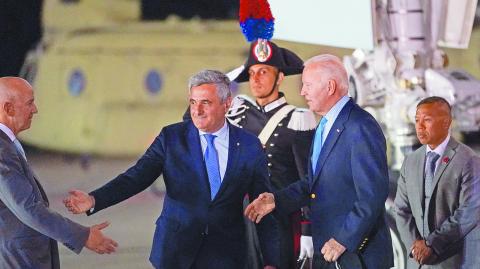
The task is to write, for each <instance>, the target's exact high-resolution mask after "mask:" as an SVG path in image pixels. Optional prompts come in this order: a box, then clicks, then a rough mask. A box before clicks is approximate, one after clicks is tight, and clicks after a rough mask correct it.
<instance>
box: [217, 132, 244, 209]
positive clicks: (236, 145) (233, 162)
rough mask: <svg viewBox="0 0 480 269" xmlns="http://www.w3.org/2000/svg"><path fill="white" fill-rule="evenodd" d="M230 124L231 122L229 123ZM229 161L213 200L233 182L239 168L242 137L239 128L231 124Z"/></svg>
mask: <svg viewBox="0 0 480 269" xmlns="http://www.w3.org/2000/svg"><path fill="white" fill-rule="evenodd" d="M228 124H229V123H228ZM228 130H229V131H228V135H229V138H228V161H227V168H226V170H225V175H224V176H223V180H222V184H221V185H220V189H219V190H218V193H217V195H216V196H215V199H213V201H215V200H217V199H218V197H220V195H222V194H223V193H224V192H225V190H226V188H227V187H228V185H229V184H230V183H231V181H232V179H233V178H234V176H235V171H236V170H237V164H238V159H239V154H240V142H239V141H240V139H239V134H238V129H236V128H234V127H233V126H232V125H231V124H229V126H228Z"/></svg>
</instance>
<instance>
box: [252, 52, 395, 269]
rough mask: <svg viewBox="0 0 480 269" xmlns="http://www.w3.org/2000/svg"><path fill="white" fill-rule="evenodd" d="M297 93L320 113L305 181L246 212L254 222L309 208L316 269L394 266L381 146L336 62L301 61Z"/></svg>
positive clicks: (324, 59) (325, 58)
mask: <svg viewBox="0 0 480 269" xmlns="http://www.w3.org/2000/svg"><path fill="white" fill-rule="evenodd" d="M302 82H303V86H302V90H301V95H302V96H304V97H305V100H306V101H307V104H308V106H309V108H310V110H312V111H313V112H315V113H317V114H318V115H320V116H322V120H321V121H320V123H319V125H318V127H317V128H316V131H315V138H314V139H313V146H312V150H311V154H310V161H309V166H308V180H302V181H298V182H296V183H293V184H291V185H290V186H288V187H287V188H285V189H283V190H280V191H278V192H275V193H274V194H272V193H265V194H262V195H260V197H259V198H257V199H256V200H255V201H254V202H253V203H252V204H250V205H249V206H248V207H247V209H246V210H245V212H246V215H247V216H248V217H249V218H250V219H252V220H255V221H259V220H260V219H261V218H262V217H263V216H264V215H265V214H267V213H268V212H270V211H271V210H273V209H274V208H275V207H276V208H277V210H278V211H279V212H280V213H289V212H292V211H294V210H298V208H300V207H302V206H307V205H308V206H310V210H311V215H310V217H311V222H312V235H313V245H314V249H315V250H314V268H322V269H326V268H339V267H341V268H363V269H365V268H366V269H387V268H390V267H392V266H393V251H392V245H391V239H390V233H389V231H388V227H387V225H386V223H385V206H384V203H385V200H386V199H387V195H388V167H387V158H386V145H385V144H386V143H385V137H384V136H383V133H382V130H381V128H380V126H379V125H378V123H377V122H376V121H375V119H374V118H373V117H372V116H371V115H370V114H368V113H367V112H366V111H365V110H363V109H362V108H360V107H359V106H358V105H356V104H355V103H354V102H353V100H351V99H350V97H348V76H347V72H346V70H345V68H344V67H343V64H342V62H341V61H340V59H339V58H338V57H336V56H333V55H328V54H327V55H325V54H324V55H319V56H316V57H314V58H312V59H310V60H308V61H306V62H305V68H304V70H303V73H302Z"/></svg>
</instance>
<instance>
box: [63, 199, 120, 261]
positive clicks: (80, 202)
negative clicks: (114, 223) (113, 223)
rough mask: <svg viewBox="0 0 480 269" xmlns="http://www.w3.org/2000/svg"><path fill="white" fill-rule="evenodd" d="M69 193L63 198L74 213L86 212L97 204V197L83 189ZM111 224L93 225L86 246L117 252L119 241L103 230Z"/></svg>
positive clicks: (106, 252)
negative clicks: (106, 234)
mask: <svg viewBox="0 0 480 269" xmlns="http://www.w3.org/2000/svg"><path fill="white" fill-rule="evenodd" d="M69 194H70V195H69V196H68V197H67V198H65V199H64V200H63V204H64V205H65V207H66V208H67V209H68V211H70V212H72V213H73V214H81V213H85V212H87V211H88V210H90V209H91V208H92V207H93V206H94V205H95V199H94V198H93V197H92V196H90V195H88V194H87V193H85V192H83V191H79V190H72V191H70V192H69ZM109 225H110V223H108V222H103V223H100V224H97V225H93V226H91V227H90V233H89V235H88V239H87V242H86V243H85V247H86V248H88V249H90V250H92V251H94V252H96V253H98V254H110V253H113V252H115V250H116V248H117V247H118V243H117V242H115V241H114V240H112V239H111V238H109V237H106V236H105V235H104V234H103V233H102V231H101V230H103V229H105V228H106V227H108V226H109Z"/></svg>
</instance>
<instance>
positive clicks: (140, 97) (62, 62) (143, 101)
mask: <svg viewBox="0 0 480 269" xmlns="http://www.w3.org/2000/svg"><path fill="white" fill-rule="evenodd" d="M232 1H233V0H232ZM142 4H143V5H145V0H143V1H140V0H104V1H96V0H45V2H44V8H43V22H44V37H43V41H42V43H41V44H39V46H38V47H37V49H35V50H33V51H32V52H31V53H30V54H29V56H28V57H27V60H26V63H25V65H24V68H23V76H25V77H26V78H27V79H28V80H30V81H31V82H32V83H33V85H34V87H35V95H36V102H37V105H38V108H39V114H38V115H36V116H35V117H36V119H35V121H34V124H33V125H32V128H31V129H30V130H29V132H25V133H24V134H23V135H22V136H21V139H22V140H23V141H24V142H26V143H28V144H31V145H34V146H37V147H40V148H44V149H51V150H56V151H62V152H71V153H81V154H101V155H110V156H136V155H138V154H140V153H142V152H143V151H144V150H145V148H146V147H147V146H148V145H149V144H150V143H151V142H152V140H153V139H154V137H155V136H156V135H157V134H158V132H159V130H160V129H161V127H163V126H165V125H167V124H170V123H173V122H177V121H179V120H181V118H182V115H183V113H184V111H185V108H186V106H187V86H186V85H187V80H188V78H189V77H190V76H191V75H192V74H193V73H195V72H197V71H199V70H201V69H205V68H210V69H219V70H222V71H229V70H231V69H233V68H235V67H237V66H239V65H241V64H242V63H243V62H244V61H245V59H246V55H247V48H248V44H247V42H246V40H245V39H244V37H243V35H242V34H241V30H240V28H239V26H238V22H237V21H236V20H235V19H234V17H235V16H233V17H232V19H231V20H204V19H198V18H193V19H190V20H184V19H180V18H179V17H176V16H169V17H167V18H166V19H164V20H161V21H160V20H159V21H155V20H151V18H150V19H149V20H142V12H141V10H142V8H145V6H142ZM274 16H275V14H274ZM278 43H280V44H281V45H283V46H286V47H288V48H289V49H292V50H293V51H295V52H296V53H298V54H299V55H300V56H301V57H303V58H307V57H310V56H312V55H315V54H318V53H320V52H330V53H333V54H336V55H339V56H342V55H348V54H351V53H352V50H349V49H338V48H333V47H325V46H318V45H307V44H299V43H293V42H285V41H278ZM479 44H480V30H479V29H478V28H477V29H476V30H475V31H474V32H473V33H472V37H471V43H470V49H469V50H467V51H463V50H461V51H460V50H458V51H457V50H449V51H448V54H449V55H450V62H451V63H452V65H453V66H459V67H463V68H465V69H467V71H468V72H470V73H471V74H473V75H475V76H477V77H480V63H479V62H480V60H479V58H480V50H479V49H478V47H479ZM236 86H237V88H236V90H238V91H239V92H244V93H246V92H247V91H248V90H247V88H246V85H236ZM299 88H300V77H299V76H294V77H291V78H289V79H288V80H287V82H286V84H285V86H284V89H283V90H284V91H286V92H287V94H288V96H289V100H290V102H292V103H294V104H297V105H303V103H302V102H303V100H302V98H301V97H300V96H299V95H298V94H296V93H297V92H298V90H299Z"/></svg>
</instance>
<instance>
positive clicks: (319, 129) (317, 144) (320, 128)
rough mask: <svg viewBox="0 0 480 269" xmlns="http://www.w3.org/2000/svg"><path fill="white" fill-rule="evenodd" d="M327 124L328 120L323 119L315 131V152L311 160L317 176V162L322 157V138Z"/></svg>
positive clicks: (313, 151)
mask: <svg viewBox="0 0 480 269" xmlns="http://www.w3.org/2000/svg"><path fill="white" fill-rule="evenodd" d="M325 124H327V118H326V117H323V118H322V119H321V120H320V123H319V124H318V127H317V130H316V131H315V138H314V139H313V150H312V156H311V158H310V160H311V161H312V171H313V174H315V171H316V170H317V162H318V158H319V157H320V152H321V151H322V136H323V129H325Z"/></svg>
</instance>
